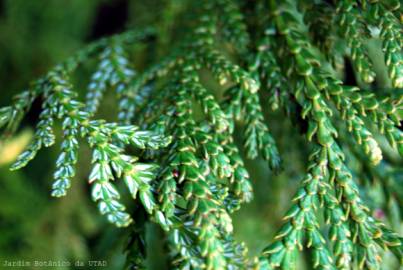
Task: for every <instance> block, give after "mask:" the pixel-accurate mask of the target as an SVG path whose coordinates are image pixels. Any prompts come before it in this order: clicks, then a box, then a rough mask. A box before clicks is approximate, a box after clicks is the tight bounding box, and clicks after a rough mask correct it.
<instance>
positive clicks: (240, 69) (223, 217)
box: [0, 0, 403, 269]
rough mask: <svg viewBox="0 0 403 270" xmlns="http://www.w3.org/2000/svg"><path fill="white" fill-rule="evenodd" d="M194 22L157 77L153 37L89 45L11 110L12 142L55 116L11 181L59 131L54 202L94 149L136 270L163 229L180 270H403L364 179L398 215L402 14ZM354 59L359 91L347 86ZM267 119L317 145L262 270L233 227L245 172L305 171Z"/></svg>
mask: <svg viewBox="0 0 403 270" xmlns="http://www.w3.org/2000/svg"><path fill="white" fill-rule="evenodd" d="M238 2H239V3H238ZM185 6H186V7H188V8H189V10H186V11H185V12H187V13H190V14H191V15H192V16H193V17H194V23H193V21H192V22H190V23H189V24H190V25H186V27H188V28H189V31H188V33H187V34H186V35H185V37H183V39H181V42H179V45H178V47H173V48H169V49H168V51H169V53H168V55H167V56H166V57H165V58H163V59H158V61H156V62H155V63H153V64H151V65H149V66H148V67H147V68H146V69H145V70H143V71H134V70H135V68H134V64H133V63H132V62H131V59H130V55H129V51H128V49H127V48H128V47H129V46H133V44H141V43H142V42H144V41H145V40H147V38H149V37H158V34H159V31H160V30H158V29H157V30H156V29H154V28H152V27H151V28H146V29H143V30H141V31H127V32H125V33H123V34H120V35H115V36H111V37H108V38H103V39H101V40H99V41H97V42H95V43H92V44H90V45H88V46H87V47H85V48H84V49H82V50H80V51H78V52H77V53H76V54H75V55H73V56H72V57H70V58H68V59H67V60H66V61H65V62H63V63H61V64H59V65H57V66H55V67H54V68H52V69H51V70H50V71H49V72H48V73H46V74H45V75H44V76H43V77H42V78H41V79H39V80H37V81H35V82H34V83H32V85H31V87H30V89H29V90H27V91H25V92H23V93H21V94H19V95H17V96H15V98H14V100H13V103H12V105H11V106H8V107H4V108H2V109H0V127H3V129H4V135H5V136H10V135H12V134H13V133H14V132H15V131H16V129H17V127H18V126H19V124H20V122H21V120H22V118H23V117H24V115H25V113H26V112H27V111H28V110H29V109H30V106H31V105H32V103H33V102H34V101H35V100H38V99H41V100H42V111H41V113H40V115H39V120H38V123H37V126H36V130H35V135H34V137H33V140H32V142H31V143H30V145H29V146H28V147H27V149H26V150H25V151H24V152H23V153H22V154H21V155H20V156H19V157H18V159H17V161H16V162H15V163H14V164H13V165H12V167H11V168H12V169H13V170H17V169H20V168H22V167H24V166H26V165H27V164H28V162H30V161H31V160H32V159H33V158H34V157H35V156H36V155H37V153H38V151H39V150H41V149H42V148H44V147H50V146H52V145H53V144H54V143H55V141H56V137H57V136H56V135H55V134H56V132H55V131H54V130H55V128H54V126H55V124H56V123H57V122H59V121H60V122H61V123H62V124H61V126H62V133H63V138H62V143H61V150H60V153H59V157H58V158H57V161H56V171H55V173H54V183H53V186H52V193H51V194H52V196H55V197H61V196H65V195H66V194H67V190H68V189H69V188H70V187H71V185H72V183H71V182H72V179H73V178H74V177H75V175H76V168H75V167H76V164H77V162H78V160H79V158H78V153H79V149H80V148H81V147H82V143H83V142H86V143H87V145H88V146H89V148H90V150H91V152H92V160H91V169H90V173H89V177H88V183H89V184H90V185H91V188H92V191H91V198H92V200H93V201H94V202H96V203H97V204H98V208H99V211H100V212H101V214H103V215H106V217H107V219H108V220H109V221H110V222H111V223H114V224H115V225H117V226H119V227H127V226H130V228H131V236H130V239H129V243H128V245H127V247H126V250H127V255H128V260H127V268H128V269H144V268H145V267H146V263H145V260H146V259H147V257H148V256H149V254H146V249H147V245H148V244H149V243H148V242H147V241H146V240H145V231H146V224H147V223H148V222H149V221H151V222H154V223H155V224H158V225H159V226H160V227H161V228H162V229H163V231H164V235H165V236H166V237H165V238H164V239H163V243H161V245H165V246H166V247H167V248H168V252H167V257H168V259H167V260H168V262H169V265H170V266H172V267H173V268H174V269H275V268H281V269H296V268H299V267H298V262H299V260H300V259H299V257H300V255H299V254H300V251H302V250H305V249H308V250H309V251H310V252H309V254H310V257H311V261H310V262H309V264H310V265H312V266H313V267H314V268H318V269H380V268H381V264H382V262H381V261H382V256H383V253H384V251H382V250H390V251H392V252H393V253H394V255H395V257H396V258H397V260H398V261H397V263H396V265H399V264H401V263H402V260H403V257H402V256H403V244H402V238H401V237H400V236H399V235H398V233H396V232H394V231H393V230H392V229H389V227H388V226H387V225H385V224H384V223H382V222H381V221H380V220H377V219H376V218H375V217H374V216H373V214H372V213H373V210H374V209H373V206H372V205H371V203H370V200H368V198H366V197H365V196H366V193H367V192H369V191H370V190H371V186H370V187H369V188H366V187H365V184H363V182H364V180H361V179H360V178H364V177H362V174H363V173H366V174H369V175H370V176H372V177H373V178H376V179H377V180H374V181H378V184H379V185H381V186H382V188H383V190H384V195H385V196H386V197H388V200H390V201H392V202H394V205H399V202H400V201H401V199H402V198H401V192H400V193H399V191H397V193H396V192H394V191H393V187H395V186H398V184H395V183H397V182H396V181H397V180H396V179H397V178H398V176H395V177H393V176H391V175H390V174H389V175H388V177H386V176H384V175H382V173H383V169H379V168H380V166H385V167H388V168H390V170H393V169H392V168H394V167H397V166H399V164H400V165H401V156H403V138H402V136H403V134H402V131H401V129H400V121H401V104H402V100H403V99H402V98H403V95H402V94H401V88H402V80H403V74H402V71H403V69H402V54H401V52H402V46H401V45H402V44H401V40H402V39H401V22H400V21H399V18H398V17H396V13H397V14H398V13H399V10H400V9H401V7H400V5H399V3H398V2H397V1H349V0H343V1H337V3H336V4H330V3H328V1H326V2H321V1H314V2H312V1H291V0H290V1H276V0H270V1H264V2H263V1H257V3H254V4H251V3H249V1H226V0H208V1H204V2H203V3H199V7H197V8H195V7H194V6H193V5H191V3H190V4H189V5H187V4H186V5H185ZM193 9H194V11H193ZM312 14H316V15H318V16H309V15H312ZM250 32H253V33H251V34H250ZM377 33H379V34H377ZM369 38H374V39H380V40H382V45H381V46H380V47H381V48H377V49H379V50H382V51H383V53H384V62H385V63H384V64H385V65H386V68H387V71H388V74H389V79H390V85H389V86H388V87H389V88H390V89H385V90H380V89H377V88H376V86H375V85H370V83H373V82H374V81H376V79H377V76H378V74H377V72H376V70H375V68H374V66H376V61H373V59H371V57H370V56H371V54H370V52H369V50H368V48H367V43H368V39H369ZM164 42H166V36H165V37H164ZM221 43H222V44H221ZM340 44H341V45H340ZM336 45H337V46H336ZM343 56H346V57H347V58H348V59H349V61H351V63H352V66H353V69H354V72H355V76H356V79H357V81H358V85H354V83H351V82H343V80H342V79H343V78H342V76H340V73H341V72H340V71H342V70H343V69H344V66H343V65H341V66H340V63H343V59H342V57H343ZM93 58H95V59H97V61H98V64H97V67H96V69H95V71H94V72H93V75H92V76H91V79H90V82H89V84H88V89H87V94H86V98H85V102H81V101H79V98H78V94H77V91H75V87H74V86H73V83H72V80H71V79H70V78H71V77H73V76H74V72H75V71H77V70H79V68H80V67H81V66H82V65H83V64H85V63H87V62H90V60H91V59H93ZM206 74H207V75H206ZM205 76H208V77H209V79H210V82H211V81H214V83H215V85H216V86H215V87H210V86H209V85H208V84H207V83H206V82H205V79H204V77H205ZM109 90H112V91H113V92H114V93H115V96H116V98H117V100H118V102H117V103H118V106H117V115H116V119H117V123H115V122H108V121H106V120H102V119H98V118H97V117H98V115H97V112H98V110H99V108H100V107H101V102H102V100H103V99H104V97H105V94H106V93H107V91H109ZM266 105H267V106H266ZM266 107H267V108H270V109H272V110H273V111H275V110H278V111H280V110H279V109H281V111H282V116H281V117H282V118H284V117H286V118H289V119H291V121H292V122H293V123H294V125H295V126H297V127H298V129H297V130H298V131H299V132H300V133H302V135H304V136H305V137H306V140H305V141H306V145H307V146H306V147H305V146H300V148H301V149H304V151H305V150H307V152H309V153H310V154H309V158H308V161H307V164H306V166H307V169H306V172H305V173H304V172H300V171H299V172H298V173H299V174H300V175H305V176H303V177H302V180H301V185H300V186H299V187H298V188H297V190H296V194H295V196H294V197H293V199H292V201H291V206H290V207H289V209H288V211H287V212H286V213H285V215H284V217H283V221H284V222H283V224H282V225H281V226H280V228H279V230H278V232H277V233H276V235H275V237H274V240H273V241H272V243H271V244H270V245H269V246H267V247H266V248H265V249H264V250H263V251H262V252H261V253H260V254H258V255H257V256H255V257H252V258H251V256H249V255H248V252H247V251H248V250H247V248H246V246H245V244H244V243H240V242H239V241H238V240H237V239H235V238H234V228H233V224H232V216H233V214H234V212H235V211H237V210H239V209H240V207H241V205H242V204H243V203H246V202H250V201H251V200H252V198H253V190H252V188H253V186H254V184H252V179H251V177H250V175H249V172H248V169H247V166H246V165H245V163H244V158H243V156H244V155H245V157H246V158H247V159H252V160H253V159H257V158H258V157H261V158H263V159H264V160H265V161H266V163H268V167H269V168H270V169H271V170H272V171H273V172H276V173H278V172H281V171H282V170H285V171H287V166H288V165H287V164H290V163H293V161H292V160H281V159H280V151H279V150H278V146H277V141H280V138H276V136H275V135H273V134H274V133H273V134H272V129H274V130H275V129H282V127H283V125H282V124H283V123H282V122H285V121H283V120H282V119H281V120H280V121H277V122H275V119H270V121H269V120H268V119H267V111H268V110H266ZM273 122H275V123H277V125H279V126H280V127H275V125H272V123H273ZM269 127H270V128H269ZM238 130H241V131H242V132H240V134H238V132H237V131H238ZM284 130H286V129H284ZM287 132H289V130H287ZM293 133H295V132H293ZM239 137H241V141H243V146H242V147H240V146H238V139H239ZM386 141H387V142H389V145H387V144H386ZM290 144H291V142H290ZM350 155H351V158H350ZM399 155H400V156H399ZM302 157H305V158H306V155H305V156H304V155H302ZM354 158H355V159H357V160H358V161H357V163H358V164H359V166H360V168H361V169H360V168H359V169H357V168H355V166H354V164H355V163H354V162H352V161H351V159H354ZM395 160H397V161H395ZM399 162H400V163H399ZM362 168H364V169H362ZM384 178H385V179H386V178H388V180H382V179H384ZM120 179H122V180H123V182H124V183H125V184H126V186H127V188H128V191H129V194H130V195H131V196H130V197H131V198H132V199H133V200H135V201H136V204H135V207H134V210H132V207H129V208H127V207H128V206H129V205H130V206H131V205H132V203H131V204H125V203H123V201H124V199H123V198H122V197H123V196H121V195H120V192H119V191H118V187H117V186H118V184H117V183H118V182H119V181H120ZM379 179H381V180H379ZM268 196H270V194H268ZM396 207H398V208H399V206H396ZM393 215H394V214H391V216H393ZM392 218H393V217H392ZM133 221H134V222H133ZM399 222H400V220H399V221H398V223H399ZM133 223H134V224H133ZM268 241H269V239H268Z"/></svg>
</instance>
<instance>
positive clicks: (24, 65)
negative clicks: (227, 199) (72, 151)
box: [0, 0, 400, 269]
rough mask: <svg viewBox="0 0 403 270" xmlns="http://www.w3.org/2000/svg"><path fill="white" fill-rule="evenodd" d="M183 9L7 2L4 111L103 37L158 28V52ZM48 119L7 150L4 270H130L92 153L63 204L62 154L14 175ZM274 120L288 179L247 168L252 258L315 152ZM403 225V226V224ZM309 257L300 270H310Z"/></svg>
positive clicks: (237, 220)
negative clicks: (21, 269)
mask: <svg viewBox="0 0 403 270" xmlns="http://www.w3.org/2000/svg"><path fill="white" fill-rule="evenodd" d="M140 2H146V3H140ZM161 5H163V7H164V8H163V7H161ZM167 6H168V7H169V8H166V7H167ZM181 8H182V7H181V1H170V0H166V1H156V0H152V1H123V0H122V1H112V0H90V1H83V0H0V106H4V105H7V104H9V103H10V101H11V98H12V96H13V95H15V94H16V93H18V92H19V91H21V90H22V89H24V88H26V87H27V86H28V85H29V81H31V80H33V79H35V78H38V77H39V76H40V75H41V74H43V73H44V72H46V71H47V70H48V69H49V68H51V67H52V66H53V65H55V64H57V63H58V62H60V61H62V60H63V59H65V58H66V57H67V56H69V55H70V54H71V53H73V52H74V51H76V50H77V49H79V48H80V47H82V46H83V45H84V44H86V43H88V42H91V41H92V40H95V39H97V38H99V37H102V36H105V35H109V34H113V33H118V32H121V31H122V30H124V29H127V28H130V27H132V26H145V25H147V24H149V23H150V22H153V23H156V24H157V25H158V26H159V33H160V34H161V36H160V38H159V41H158V42H159V44H160V45H161V44H164V43H169V39H170V33H171V32H170V31H171V30H172V27H173V26H172V21H171V18H172V16H174V14H175V13H176V12H179V11H180V9H181ZM167 10H169V12H167ZM158 42H157V44H158ZM166 49H167V48H166V47H164V46H160V47H158V48H155V47H153V48H148V47H142V48H133V51H135V52H140V55H139V54H133V53H132V54H131V55H132V56H131V57H132V60H133V63H134V66H135V67H136V68H138V69H141V68H143V67H144V65H145V64H146V63H148V62H150V61H154V60H155V58H156V57H158V56H159V55H162V54H164V50H166ZM168 49H169V47H168ZM91 67H93V63H90V64H89V65H88V67H84V68H82V69H81V70H80V72H79V73H78V74H77V78H75V79H76V81H77V87H76V89H79V90H78V91H79V92H80V94H81V95H83V93H84V91H85V85H86V83H87V82H88V77H89V75H90V70H91ZM382 72H384V71H382ZM111 96H112V95H110V96H108V95H107V100H106V102H105V106H103V107H102V108H101V115H104V116H107V115H108V113H109V111H110V108H111V107H110V106H108V105H113V104H114V102H115V100H114V99H113V98H112V97H111ZM102 110H103V111H102ZM39 111H40V102H38V104H36V103H35V104H34V106H33V107H32V110H31V112H30V113H29V114H28V115H27V117H26V119H25V120H24V122H23V125H22V127H21V128H20V130H19V132H18V133H17V135H16V136H15V137H14V138H12V139H10V140H8V141H6V142H3V143H4V144H3V147H2V148H1V149H0V263H1V265H0V268H1V267H2V264H3V262H4V261H5V260H8V261H19V260H22V261H24V260H26V261H33V260H42V261H47V260H52V261H70V262H74V261H77V260H82V261H85V262H86V261H88V260H101V261H103V260H105V261H107V263H108V269H120V268H122V267H123V265H124V262H125V257H124V254H123V248H124V245H125V241H126V239H127V235H128V233H129V232H128V231H127V230H125V229H117V228H115V227H114V226H113V225H110V224H109V223H107V222H106V220H105V219H104V217H102V216H100V215H99V214H98V211H97V209H96V205H95V204H94V203H92V202H91V200H90V198H89V197H90V196H89V190H88V187H87V181H86V177H87V175H88V164H89V162H90V161H89V158H88V157H89V152H88V149H85V148H82V149H80V153H79V158H80V163H79V166H78V173H77V176H76V177H75V179H74V182H73V185H72V188H71V190H70V191H69V194H68V196H67V197H64V198H61V199H55V198H51V197H50V187H51V184H52V173H53V169H54V166H55V165H54V162H55V159H56V156H57V152H58V150H59V149H58V147H57V146H56V147H52V148H50V149H46V150H42V151H41V152H40V154H39V155H38V157H37V158H36V159H34V160H33V161H32V162H31V163H30V165H29V166H27V167H26V168H24V169H23V170H20V171H17V172H10V171H9V170H8V167H9V165H10V163H11V162H12V161H13V159H15V157H16V156H17V155H18V154H19V153H20V152H21V151H22V150H23V147H24V146H25V145H26V144H27V143H28V142H29V140H30V137H31V136H32V130H33V126H34V125H35V122H36V121H37V116H38V113H39ZM109 115H110V114H109ZM268 117H269V119H271V124H270V127H271V129H272V130H273V133H274V137H275V138H276V140H277V143H278V145H279V149H280V153H281V155H282V158H283V160H284V161H285V165H284V166H286V168H287V170H284V171H283V172H282V173H280V174H279V175H273V174H272V173H271V172H270V171H269V170H268V166H267V164H266V163H265V162H264V161H263V160H256V161H247V166H248V168H249V169H250V172H251V176H252V179H253V183H254V189H255V199H254V200H253V201H252V202H251V203H249V204H247V205H244V206H243V207H242V208H241V210H240V211H239V212H237V213H236V214H235V216H234V227H235V234H236V238H237V239H238V240H241V241H245V242H246V244H247V246H248V248H249V251H250V255H251V256H253V255H257V254H258V252H259V251H261V249H262V248H263V247H264V246H265V245H267V243H268V242H269V241H270V239H272V237H273V235H274V233H275V231H276V229H277V228H278V227H279V226H280V224H281V216H282V214H284V212H285V211H286V209H287V208H288V207H289V205H290V199H291V197H292V195H293V193H294V191H295V189H296V188H297V186H298V181H299V180H300V178H301V177H302V174H303V172H304V166H305V164H306V157H307V153H308V149H307V148H306V145H307V144H306V143H305V142H304V140H303V138H302V136H300V135H299V134H298V132H296V130H295V128H294V127H292V126H291V123H290V122H289V121H284V116H283V115H282V114H281V113H270V114H269V115H268ZM278 123H281V124H278ZM238 141H239V142H241V139H239V140H238ZM396 222H397V226H400V218H397V221H396ZM147 237H148V239H149V241H150V242H151V243H158V242H159V241H161V237H163V236H162V233H161V231H159V229H158V228H156V227H155V226H153V225H149V226H148V236H147ZM149 249H150V252H149V254H150V259H149V264H150V269H163V268H164V266H163V265H164V264H165V263H164V262H163V260H162V259H160V258H159V256H160V254H159V253H158V252H155V249H154V247H153V245H151V247H150V248H149ZM305 255H306V256H309V253H307V254H304V255H303V256H305ZM303 256H302V260H301V269H304V268H305V267H304V263H303V261H305V260H303V258H304V257H303ZM67 268H69V267H66V269H67ZM74 268H75V267H74V266H71V267H70V269H74ZM47 269H51V268H47ZM57 269H63V268H59V267H58V268H57ZM385 269H388V268H385Z"/></svg>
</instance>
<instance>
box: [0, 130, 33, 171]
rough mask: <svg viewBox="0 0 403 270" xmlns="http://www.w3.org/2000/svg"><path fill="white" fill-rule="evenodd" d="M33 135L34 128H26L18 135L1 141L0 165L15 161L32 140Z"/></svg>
mask: <svg viewBox="0 0 403 270" xmlns="http://www.w3.org/2000/svg"><path fill="white" fill-rule="evenodd" d="M32 137H33V132H32V130H31V129H25V130H23V131H21V132H20V133H19V134H18V135H17V136H14V137H13V138H11V139H8V140H6V141H4V142H0V166H2V165H6V164H9V163H11V162H13V161H15V160H16V159H17V157H18V155H19V154H21V152H22V151H24V150H25V147H26V146H27V145H28V143H29V142H30V141H31V139H32Z"/></svg>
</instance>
